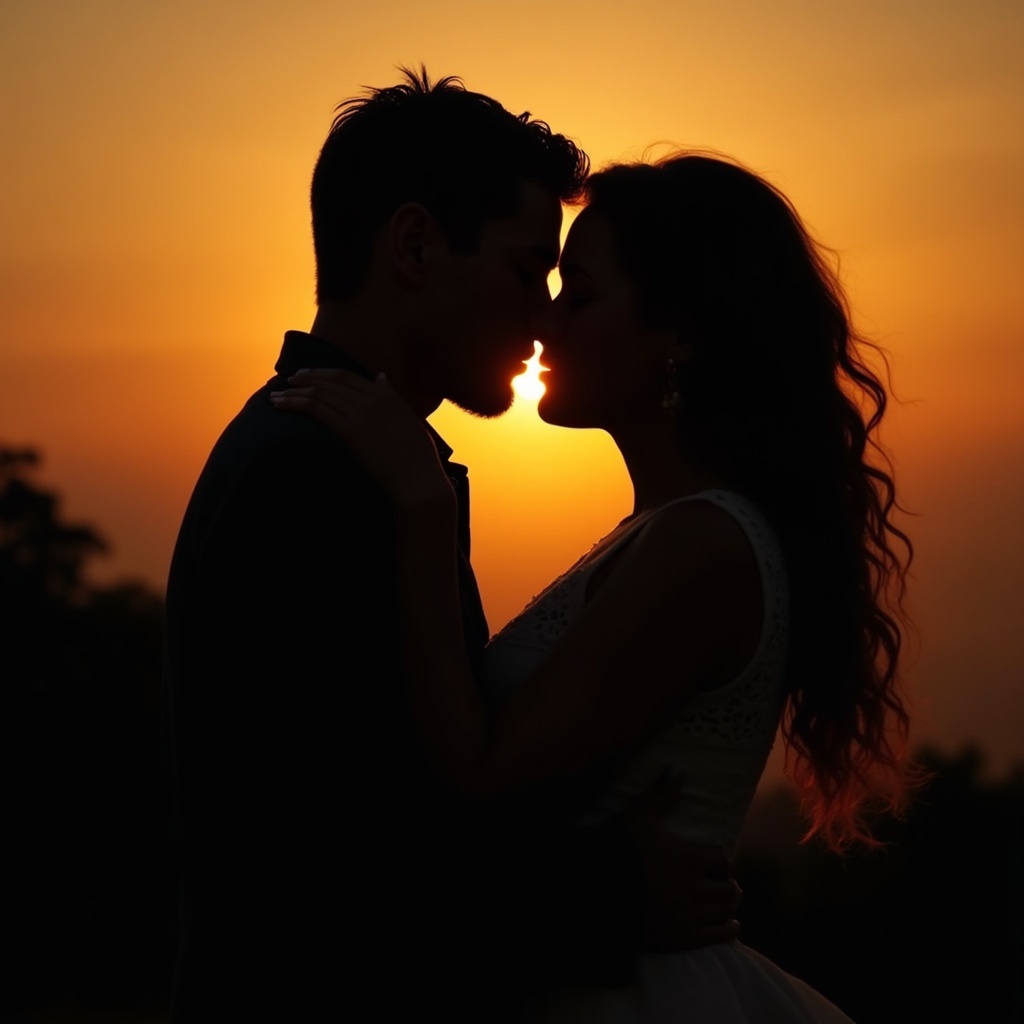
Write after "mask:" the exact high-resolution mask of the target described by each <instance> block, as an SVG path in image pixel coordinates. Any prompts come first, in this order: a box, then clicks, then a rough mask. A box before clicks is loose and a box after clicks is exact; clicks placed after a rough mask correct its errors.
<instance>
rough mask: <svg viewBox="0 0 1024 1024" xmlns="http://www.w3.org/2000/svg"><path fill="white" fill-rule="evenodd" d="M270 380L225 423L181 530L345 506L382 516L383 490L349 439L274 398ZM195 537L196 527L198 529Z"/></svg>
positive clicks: (326, 514) (315, 514) (309, 518)
mask: <svg viewBox="0 0 1024 1024" xmlns="http://www.w3.org/2000/svg"><path fill="white" fill-rule="evenodd" d="M281 386H282V382H281V381H280V379H277V380H273V379H272V380H271V381H269V382H268V383H267V384H265V385H264V386H263V387H262V388H260V389H259V390H258V391H256V392H255V393H254V394H253V395H252V396H251V397H250V398H249V400H248V401H247V402H246V403H245V405H244V406H243V407H242V408H241V410H239V412H238V414H237V415H236V416H235V417H234V419H232V420H231V422H230V423H229V424H228V425H227V426H226V427H225V428H224V430H223V432H222V433H221V435H220V437H219V438H218V439H217V441H216V443H215V444H214V446H213V448H212V450H211V452H210V455H209V457H208V458H207V460H206V464H205V466H204V467H203V470H202V472H201V473H200V475H199V479H198V480H197V482H196V485H195V488H194V489H193V492H192V497H191V499H190V501H189V505H188V509H187V510H186V513H185V522H184V523H183V532H188V533H193V531H195V530H198V531H199V534H201V535H205V534H207V533H208V531H209V530H211V529H214V528H216V524H218V523H220V524H221V525H226V528H229V529H235V528H238V527H240V526H241V525H242V521H245V522H249V521H250V520H251V521H253V522H257V521H261V520H265V521H267V522H272V521H277V520H280V521H281V522H288V521H291V520H292V519H295V520H296V521H304V522H307V523H309V524H310V525H312V523H313V522H314V521H320V520H325V519H327V518H330V517H331V516H336V515H337V514H338V513H339V511H344V513H345V515H346V517H352V516H354V517H356V518H367V517H370V518H372V517H373V516H376V515H379V514H380V508H379V506H380V503H381V500H382V493H381V491H380V489H379V488H378V486H377V485H376V484H375V483H374V482H373V481H372V480H371V478H370V477H369V476H368V474H367V473H366V471H365V469H364V468H363V466H362V465H361V463H359V462H358V461H357V460H356V459H355V457H354V456H353V455H352V454H351V453H350V452H349V451H348V449H347V448H346V447H345V445H344V444H343V443H342V442H341V441H340V439H338V438H336V437H335V436H334V435H332V434H331V433H330V431H328V430H327V429H326V428H325V427H323V426H322V425H321V424H319V423H317V422H316V421H315V420H313V419H311V418H310V417H308V416H304V415H302V414H299V413H287V412H281V411H279V410H277V409H275V408H274V406H273V405H272V403H271V402H270V398H269V395H270V391H271V390H273V389H274V388H277V387H281ZM193 535H194V533H193Z"/></svg>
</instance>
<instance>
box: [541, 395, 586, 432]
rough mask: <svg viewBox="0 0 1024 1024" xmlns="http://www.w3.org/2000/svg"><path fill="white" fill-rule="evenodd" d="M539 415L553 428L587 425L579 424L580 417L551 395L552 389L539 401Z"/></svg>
mask: <svg viewBox="0 0 1024 1024" xmlns="http://www.w3.org/2000/svg"><path fill="white" fill-rule="evenodd" d="M537 415H538V416H539V417H540V418H541V419H542V420H543V421H544V422H545V423H549V424H550V425H551V426H553V427H584V426H589V424H587V423H581V422H579V417H578V416H573V415H572V411H571V410H569V409H566V408H565V407H564V405H562V404H561V403H559V401H558V398H557V396H553V395H552V394H551V390H550V388H549V389H548V390H547V391H545V392H544V394H543V395H541V396H540V398H539V399H538V400H537Z"/></svg>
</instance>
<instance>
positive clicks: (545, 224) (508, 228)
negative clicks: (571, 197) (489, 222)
mask: <svg viewBox="0 0 1024 1024" xmlns="http://www.w3.org/2000/svg"><path fill="white" fill-rule="evenodd" d="M519 195H520V201H519V206H518V208H517V209H516V211H515V213H513V214H512V215H511V216H509V217H507V218H504V219H503V220H502V221H500V222H499V224H498V227H499V229H500V230H501V232H502V234H504V235H505V238H506V241H507V242H508V243H509V244H510V245H513V246H515V247H516V248H520V249H524V250H529V251H530V253H531V254H532V255H535V256H541V255H543V256H545V257H549V258H550V262H551V264H552V266H553V265H554V264H555V263H556V262H557V261H558V248H559V237H560V234H561V230H562V204H561V202H559V199H558V197H557V196H556V195H554V194H553V193H552V192H549V191H548V190H547V189H546V188H544V187H543V186H542V185H539V184H537V183H536V182H533V181H524V182H523V183H522V184H521V185H520V192H519Z"/></svg>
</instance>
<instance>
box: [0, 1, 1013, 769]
mask: <svg viewBox="0 0 1024 1024" xmlns="http://www.w3.org/2000/svg"><path fill="white" fill-rule="evenodd" d="M1022 54H1024V4H1022V3H1021V2H1020V0H976V2H972V3H966V2H963V0H959V2H955V3H954V2H950V0H927V2H926V0H888V2H886V3H877V2H858V3H853V2H852V0H849V2H840V3H831V4H825V3H822V2H820V0H819V2H812V0H779V2H775V3H772V4H764V3H762V2H759V0H721V2H717V3H714V4H710V3H689V2H679V0H671V2H670V0H633V2H631V3H629V4H628V5H626V4H610V3H606V2H602V0H590V2H588V3H581V2H578V0H563V2H561V3H557V4H555V3H544V4H542V3H537V2H535V0H521V2H517V3H515V4H505V3H483V2H480V0H475V2H468V0H466V2H462V0H435V2H431V3H411V2H406V3H381V4H353V3H342V2H326V0H321V2H316V0H289V2H276V0H275V2H271V0H212V2H209V0H175V2H171V0H89V2H88V3H86V2H83V0H47V2H45V3H41V2H39V0H5V2H4V4H3V6H2V8H0V81H2V83H3V96H4V103H3V108H2V114H0V116H2V118H3V121H2V132H3V156H2V158H0V195H2V206H0V296H2V310H3V315H4V333H3V341H2V344H0V444H13V445H33V446H36V447H38V448H40V449H41V450H42V452H43V454H44V456H45V463H44V466H43V469H42V472H41V474H40V481H41V482H42V483H44V484H45V485H47V486H49V487H52V488H53V489H55V490H57V491H59V492H60V494H61V495H62V496H63V498H64V503H65V504H64V509H65V512H66V514H67V515H68V516H69V517H71V518H73V519H77V520H84V521H87V522H90V523H93V524H95V525H96V526H97V527H99V528H100V529H101V531H102V532H103V533H104V534H105V535H106V536H107V537H108V538H109V539H110V541H111V543H112V545H113V547H114V549H115V552H114V555H113V556H112V557H111V558H110V559H108V560H107V561H106V563H105V564H104V565H102V566H98V567H97V570H98V572H97V574H98V576H99V577H100V578H101V579H104V580H110V579H115V578H123V577H141V578H143V579H145V580H147V581H149V582H150V583H152V584H153V585H154V586H160V587H162V586H163V582H164V579H165V575H166V571H167V565H168V561H169V557H170V551H171V547H172V544H173V541H174V536H175V533H176V530H177V526H178V522H179V520H180V517H181V514H182V511H183V509H184V506H185V503H186V501H187V499H188V495H189V492H190V490H191V486H192V484H193V482H194V480H195V477H196V475H197V473H198V472H199V470H200V468H201V466H202V464H203V461H204V459H205V457H206V454H207V452H208V450H209V448H210V446H211V444H212V443H213V441H214V440H215V439H216V436H217V434H218V432H219V431H220V429H221V428H222V426H223V425H224V424H225V423H226V421H227V420H228V419H229V418H230V417H231V416H232V415H233V414H234V412H235V411H236V409H237V408H238V407H239V405H240V404H241V403H242V401H244V399H245V398H246V397H247V396H248V394H249V393H250V392H251V391H252V390H254V389H255V388H256V387H257V386H258V385H259V384H261V383H262V382H263V381H264V380H265V379H266V378H267V377H268V376H270V373H271V369H272V365H273V362H274V358H275V356H276V354H277V351H278V348H279V345H280V341H281V337H282V335H283V333H284V331H285V330H288V329H293V328H295V329H306V328H307V327H308V326H309V324H310V323H311V321H312V316H313V312H314V306H313V260H312V250H311V243H310V230H309V215H308V209H307V196H308V187H309V178H310V173H311V170H312V166H313V161H314V159H315V157H316V154H317V151H318V149H319V146H320V144H321V143H322V141H323V138H324V136H325V134H326V132H327V129H328V127H329V125H330V122H331V118H332V112H333V108H334V106H335V105H336V104H337V103H338V102H339V101H341V100H342V99H344V98H346V97H348V96H351V95H353V94H355V93H357V92H358V91H359V89H360V87H361V86H364V85H387V84H391V83H393V82H394V81H395V80H396V77H397V76H396V72H395V70H394V69H395V66H396V65H397V64H410V65H411V64H418V63H419V62H421V61H422V62H424V63H425V64H426V66H427V68H428V70H429V71H430V73H431V74H432V75H433V76H435V77H439V76H442V75H446V74H457V75H460V76H462V77H463V78H464V80H465V82H466V84H467V86H468V87H469V88H471V89H474V90H477V91H481V92H485V93H488V94H491V95H493V96H495V97H496V98H498V99H500V100H501V101H502V102H503V103H504V104H505V105H506V106H507V107H508V108H509V109H511V110H512V111H514V112H516V113H518V112H520V111H522V110H529V111H530V112H531V113H532V114H533V115H534V116H537V117H542V118H544V119H545V120H547V121H549V122H550V123H551V125H552V126H553V127H554V128H555V130H557V131H560V132H563V133H565V134H568V135H571V136H573V137H574V138H575V139H577V140H578V141H579V142H580V143H581V144H582V145H583V146H584V148H586V150H587V151H588V152H589V154H590V155H591V158H592V161H593V164H594V166H595V167H600V166H601V165H602V164H604V163H607V162H608V161H611V160H616V159H623V158H638V157H640V156H641V155H642V154H643V153H644V151H645V149H646V148H647V147H649V146H651V145H652V144H660V145H659V147H658V148H657V150H656V152H658V153H663V152H665V151H666V150H667V148H668V147H669V146H671V145H676V146H685V145H692V146H701V147H711V148H714V149H716V150H719V151H721V152H724V153H727V154H730V155H732V156H735V157H737V158H738V159H740V160H742V161H743V162H744V163H745V164H747V165H748V166H750V167H752V168H754V169H755V170H757V171H758V172H760V173H762V174H764V175H765V176H767V177H768V178H769V179H770V180H771V181H772V182H774V183H775V184H777V185H778V186H780V187H781V188H782V189H783V191H785V192H786V193H787V194H788V195H789V197H790V198H791V199H792V200H793V202H794V203H795V205H796V207H797V209H798V210H799V211H800V212H801V213H802V215H803V217H804V219H805V221H806V222H807V223H808V224H809V226H810V227H811V228H812V230H813V231H814V233H815V234H816V236H817V237H818V238H819V239H820V240H822V241H823V242H825V243H826V244H828V245H830V246H831V247H833V248H834V249H835V250H836V251H837V252H838V254H839V258H840V265H841V271H842V275H843V279H844V280H845V282H846V284H847V286H848V289H849V292H850V296H851V300H852V305H853V308H854V311H855V315H856V317H857V319H858V323H859V325H860V327H861V328H863V329H864V330H865V331H866V332H867V333H868V334H869V335H870V336H872V337H873V338H875V339H876V340H878V341H879V342H881V343H882V344H883V345H884V346H885V347H886V349H887V350H888V351H889V353H890V355H891V359H892V363H893V368H894V384H895V391H896V394H897V397H898V398H899V399H900V400H901V401H900V402H899V403H897V404H894V407H893V411H892V415H891V417H890V419H889V422H888V423H887V424H886V428H885V434H884V438H885V440H886V442H887V444H888V446H889V448H890V449H891V452H892V455H893V458H894V461H895V464H896V468H897V479H898V484H899V488H900V493H901V495H902V503H903V504H904V505H905V506H906V508H907V509H909V510H911V511H912V512H913V513H914V514H915V515H914V516H913V517H908V518H907V519H906V520H905V527H906V529H907V530H908V531H909V532H910V533H911V535H912V537H913V539H914V542H915V544H916V546H917V549H918V558H917V561H916V563H915V569H914V579H913V581H912V590H911V609H912V613H913V615H914V618H915V619H916V622H917V625H918V632H919V637H918V639H917V641H916V643H915V651H916V653H915V657H914V661H913V663H912V665H911V666H910V669H911V671H910V676H911V682H912V684H913V686H914V688H915V690H916V692H917V693H918V695H919V702H920V704H921V713H920V716H919V725H918V729H917V736H918V738H919V739H922V740H932V741H934V742H937V743H939V744H940V745H941V746H943V747H945V748H947V749H955V748H957V747H958V746H959V745H960V744H961V743H963V742H965V741H968V740H978V741H980V742H981V743H982V744H983V745H984V746H985V747H986V748H987V749H988V751H989V752H990V755H991V757H992V762H991V764H992V768H993V770H995V771H1002V770H1004V769H1005V768H1006V767H1007V766H1008V765H1009V763H1010V762H1011V760H1014V759H1016V760H1024V738H1022V735H1024V596H1022V594H1024V591H1022V589H1021V581H1022V579H1024V540H1022V537H1021V524H1022V523H1024V411H1022V410H1024V404H1022V403H1021V400H1020V397H1019V391H1020V389H1021V386H1022V384H1024V281H1022V270H1024V188H1022V185H1021V183H1022V182H1024V70H1022V68H1024V60H1022ZM434 423H435V425H436V426H437V427H438V429H439V430H440V431H441V432H442V433H443V434H444V435H445V436H446V438H447V439H448V440H449V442H450V443H451V444H452V445H453V446H454V448H455V450H456V457H457V458H459V459H460V460H461V461H465V462H468V463H469V464H470V467H471V478H472V481H473V488H474V491H473V507H474V554H475V557H474V561H475V564H476V566H477V570H478V575H479V578H480V584H481V589H482V592H483V595H484V599H485V604H486V607H487V610H488V614H489V618H490V620H491V626H492V629H497V628H498V627H500V626H501V625H502V624H503V623H504V622H505V621H506V620H507V619H508V618H509V617H510V616H511V615H512V614H514V613H515V612H516V611H517V610H518V609H519V607H520V606H521V605H522V604H523V603H524V602H525V601H526V600H527V599H528V598H529V597H530V596H531V595H532V594H534V593H535V592H536V591H538V590H539V589H541V587H542V586H543V585H544V584H545V583H546V582H547V581H548V580H549V579H550V578H551V577H553V576H554V575H556V574H557V573H558V572H560V571H561V570H562V569H564V568H566V566H568V565H569V564H570V563H571V562H573V561H574V560H575V558H576V557H577V556H578V555H579V554H580V553H581V552H582V551H583V550H585V549H586V548H587V547H589V546H590V544H592V543H593V542H594V541H595V540H597V539H598V538H599V537H600V536H601V535H602V534H603V533H604V532H606V531H607V530H608V529H609V528H610V527H611V526H613V525H614V524H615V523H616V522H617V521H618V519H620V518H621V517H622V516H623V515H625V514H626V513H627V512H628V511H629V510H630V494H629V488H628V482H627V480H626V478H625V473H624V471H623V467H622V464H621V461H620V460H619V458H618V456H617V454H616V452H615V449H614V448H613V446H612V445H611V443H610V441H609V440H608V439H607V437H605V436H604V435H602V434H599V433H595V432H570V431H564V430H558V429H555V428H552V427H548V426H545V425H543V424H541V423H540V422H539V420H537V419H536V416H535V414H534V412H533V410H532V407H531V406H530V405H529V404H528V403H520V404H519V405H518V406H517V407H516V408H515V409H514V410H513V411H512V413H510V414H509V415H508V416H507V417H505V418H504V419H502V420H499V421H493V422H482V421H478V420H473V419H470V418H469V417H467V416H465V415H463V414H462V413H459V412H458V411H456V410H453V409H451V408H449V407H442V409H441V410H440V411H439V412H438V413H437V414H436V416H435V417H434Z"/></svg>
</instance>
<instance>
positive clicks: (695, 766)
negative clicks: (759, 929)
mask: <svg viewBox="0 0 1024 1024" xmlns="http://www.w3.org/2000/svg"><path fill="white" fill-rule="evenodd" d="M684 501H707V502H710V503H712V504H714V505H716V506H718V507H719V508H722V509H723V510H725V511H727V512H728V513H729V514H730V515H732V516H733V517H734V518H735V519H736V521H737V522H738V523H739V524H740V526H741V527H742V528H743V530H744V533H745V534H746V536H747V538H748V540H749V542H750V546H751V548H752V550H753V553H754V555H755V558H756V560H757V565H758V568H759V570H760V575H761V586H762V595H763V616H762V626H761V635H760V640H759V642H758V645H757V648H756V650H755V652H754V654H753V656H752V657H751V659H750V661H749V662H748V664H747V666H746V668H745V669H744V670H743V671H742V672H741V673H740V674H739V675H738V676H736V677H735V678H734V679H732V680H731V681H730V682H728V683H726V684H724V685H723V686H720V687H718V688H716V689H714V690H710V691H702V692H699V693H697V694H695V695H693V696H690V697H688V698H687V699H686V701H685V703H683V704H682V705H681V706H680V707H679V708H677V709H676V711H675V712H674V713H673V714H672V715H671V717H670V718H669V720H667V721H666V722H665V725H664V727H663V728H662V729H661V730H660V731H659V732H657V733H656V734H655V735H654V737H653V738H652V739H649V740H645V741H644V742H643V743H641V744H638V745H637V746H636V747H635V748H633V749H631V750H628V751H625V752H623V753H622V754H620V755H619V756H618V758H617V759H616V762H615V764H614V765H613V771H612V773H611V782H610V783H609V784H606V785H604V786H603V787H602V788H601V789H600V791H599V793H598V795H597V796H596V797H595V798H594V799H593V800H592V801H591V802H590V803H589V805H588V806H587V807H586V808H585V809H584V810H583V811H582V812H581V814H580V816H579V822H580V823H581V824H597V823H598V822H600V821H602V820H604V819H606V818H609V817H611V816H614V815H615V814H617V813H619V812H621V811H623V810H624V809H626V808H627V807H628V806H630V805H631V804H632V803H633V802H634V800H635V799H636V798H637V797H639V796H640V795H641V794H643V793H645V792H646V791H647V790H648V789H649V788H650V787H651V785H652V784H653V783H654V782H655V781H656V780H657V779H658V778H659V777H660V776H661V775H662V774H663V773H664V772H665V771H666V769H669V770H671V771H672V772H673V774H675V773H677V772H678V773H680V774H679V778H680V784H679V785H680V798H679V801H678V803H677V804H676V805H675V807H674V808H673V809H672V811H671V812H670V813H669V815H668V817H667V818H666V827H667V828H669V829H670V830H671V831H672V832H674V833H676V834H677V835H680V836H682V837H684V838H688V839H693V840H695V841H700V842H706V843H714V844H716V845H720V846H722V847H724V848H725V849H727V850H730V851H732V850H733V849H734V848H735V845H736V842H737V840H738V837H739V833H740V828H741V826H742V823H743V819H744V817H745V815H746V812H747V808H748V806H749V804H750V801H751V799H752V797H753V795H754V790H755V789H756V787H757V782H758V779H759V778H760V776H761V772H762V771H763V770H764V765H765V762H766V761H767V759H768V755H769V753H770V752H771V748H772V744H773V741H774V738H775V732H776V728H777V726H778V721H779V714H780V711H781V707H782V702H783V673H784V666H785V656H786V644H787V623H788V594H787V587H786V576H785V571H784V565H783V558H782V552H781V549H780V547H779V543H778V541H777V540H776V538H775V535H774V533H773V532H772V530H771V528H770V527H769V526H768V524H767V523H766V522H765V520H764V518H763V516H762V515H761V514H760V512H758V510H757V509H756V508H755V507H754V505H752V504H751V503H750V502H749V501H748V500H747V499H745V498H742V497H740V496H739V495H736V494H733V493H731V492H728V491H717V490H716V491H702V492H700V493H699V494H694V495H690V496H687V497H685V498H680V499H677V501H674V502H670V503H669V504H673V505H674V504H678V503H680V502H684ZM665 507H667V506H662V508H665ZM660 511H661V509H658V510H655V511H653V512H650V513H647V514H645V515H641V516H639V517H637V518H636V519H634V520H633V521H632V522H629V523H627V524H626V525H625V526H624V527H623V528H622V529H621V531H617V532H616V533H613V534H611V535H609V538H606V539H605V541H602V542H599V543H598V544H597V545H595V547H594V549H593V550H592V551H591V552H589V553H588V554H586V555H584V556H583V558H581V559H580V560H579V561H578V562H577V563H576V564H575V565H573V566H572V567H571V568H570V569H569V570H567V571H566V572H565V573H563V574H562V575H561V576H559V577H558V579H556V580H555V581H554V582H553V583H552V584H551V585H550V586H549V587H547V588H546V589H545V590H544V591H543V592H542V593H541V594H539V595H538V596H537V597H535V598H534V599H533V600H532V601H531V602H530V603H529V604H528V605H527V607H526V608H525V609H524V610H523V611H522V612H521V613H520V614H519V615H518V616H516V618H514V619H513V620H512V621H511V622H509V623H508V625H507V626H505V628H504V629H502V630H501V631H500V632H499V633H498V634H497V635H496V636H495V637H494V638H493V639H492V640H491V642H490V644H489V645H488V647H487V650H486V653H485V656H484V663H483V669H482V676H481V687H482V689H483V693H484V696H485V699H487V700H488V702H489V703H491V704H492V705H495V706H500V704H501V703H502V702H503V701H504V700H507V699H508V697H509V696H510V695H511V694H512V693H513V692H514V691H515V690H516V688H517V687H518V686H519V685H520V684H521V683H522V682H523V681H524V680H525V679H527V678H528V677H529V676H530V675H531V673H532V672H533V671H534V670H535V669H536V668H537V666H538V665H539V664H540V662H541V661H542V660H543V659H544V657H545V656H546V654H547V652H548V651H549V649H550V648H551V647H552V646H553V645H555V644H556V643H557V642H558V640H559V638H560V637H561V636H562V634H563V633H564V632H565V630H566V629H567V628H568V626H569V624H570V623H571V622H573V621H574V620H575V619H576V617H577V616H579V615H580V614H581V613H582V612H583V609H584V606H585V604H586V592H587V584H588V582H589V580H590V578H591V576H592V575H593V573H594V572H595V570H596V569H597V568H598V567H599V566H600V565H601V564H602V563H603V562H604V561H605V559H607V558H608V557H610V556H611V554H612V553H613V552H615V551H617V550H619V548H620V547H621V546H622V545H623V544H625V543H626V542H627V540H629V539H630V538H635V537H636V536H637V534H638V533H639V532H640V531H642V530H643V529H644V528H645V526H646V525H647V523H649V522H650V521H651V519H652V518H653V517H654V516H656V515H657V514H658V513H659V512H660ZM665 670H666V671H671V670H672V666H671V665H666V666H665Z"/></svg>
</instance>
